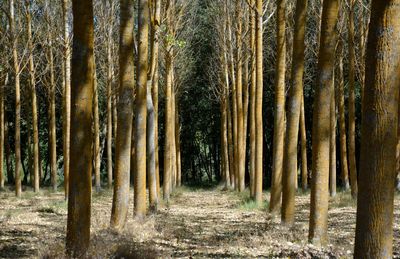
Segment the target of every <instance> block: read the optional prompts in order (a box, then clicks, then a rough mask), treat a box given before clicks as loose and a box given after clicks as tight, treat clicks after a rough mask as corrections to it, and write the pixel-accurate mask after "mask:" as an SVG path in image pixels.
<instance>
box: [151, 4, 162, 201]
mask: <svg viewBox="0 0 400 259" xmlns="http://www.w3.org/2000/svg"><path fill="white" fill-rule="evenodd" d="M154 8H155V10H154V19H153V27H152V30H153V35H154V45H153V49H152V51H153V56H154V58H153V64H152V70H153V73H152V75H153V80H152V87H151V89H152V98H153V106H154V152H155V164H156V167H155V174H156V188H157V196H158V197H161V191H160V170H159V153H158V152H159V145H158V80H159V68H158V61H159V44H160V42H159V37H158V33H159V30H160V25H161V0H155V6H154Z"/></svg>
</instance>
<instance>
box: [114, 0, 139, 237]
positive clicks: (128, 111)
mask: <svg viewBox="0 0 400 259" xmlns="http://www.w3.org/2000/svg"><path fill="white" fill-rule="evenodd" d="M120 12H121V14H120V29H119V30H120V39H119V45H120V48H119V66H120V73H119V82H120V85H119V89H118V90H119V91H118V115H117V120H118V122H117V130H118V132H117V136H116V141H115V172H114V195H113V205H112V211H111V227H112V228H114V229H117V230H121V229H122V228H123V227H124V225H125V222H126V217H127V214H128V209H129V179H130V171H131V168H130V167H131V144H132V143H131V137H132V117H133V94H134V89H135V76H134V75H135V74H134V73H135V67H134V56H133V55H134V54H133V53H134V41H133V33H132V32H133V29H134V24H135V19H134V3H133V1H130V0H120ZM145 162H146V161H145Z"/></svg>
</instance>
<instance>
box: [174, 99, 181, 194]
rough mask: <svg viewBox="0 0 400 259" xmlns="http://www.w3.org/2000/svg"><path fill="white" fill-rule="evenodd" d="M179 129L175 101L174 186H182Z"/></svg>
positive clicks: (177, 109) (177, 106) (176, 103)
mask: <svg viewBox="0 0 400 259" xmlns="http://www.w3.org/2000/svg"><path fill="white" fill-rule="evenodd" d="M180 139H181V127H180V122H179V104H178V101H177V100H176V99H175V149H176V186H177V187H180V186H181V185H182V171H181V141H180Z"/></svg>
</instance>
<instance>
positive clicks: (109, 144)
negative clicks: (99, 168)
mask: <svg viewBox="0 0 400 259" xmlns="http://www.w3.org/2000/svg"><path fill="white" fill-rule="evenodd" d="M109 3H110V10H111V11H110V18H111V19H112V18H113V15H114V4H113V0H109ZM112 34H113V31H112V26H109V28H108V30H107V47H106V48H107V186H108V188H111V187H112V184H113V158H112V155H113V154H112V136H113V135H112V133H113V109H112V106H113V105H112V103H113V81H114V62H113V58H112V44H113V35H112Z"/></svg>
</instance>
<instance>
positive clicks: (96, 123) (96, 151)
mask: <svg viewBox="0 0 400 259" xmlns="http://www.w3.org/2000/svg"><path fill="white" fill-rule="evenodd" d="M94 62H95V63H94V70H95V71H94V75H93V94H94V96H93V128H94V132H93V163H94V177H95V186H96V192H100V190H101V179H100V165H101V157H100V118H99V92H98V91H99V90H98V85H97V72H96V67H97V66H96V58H94Z"/></svg>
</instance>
